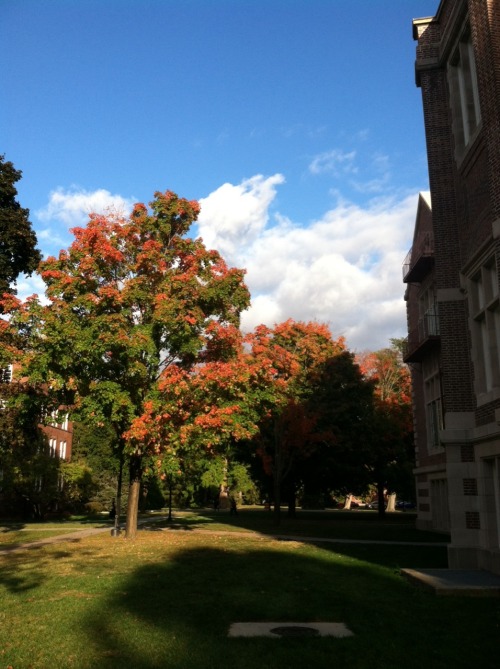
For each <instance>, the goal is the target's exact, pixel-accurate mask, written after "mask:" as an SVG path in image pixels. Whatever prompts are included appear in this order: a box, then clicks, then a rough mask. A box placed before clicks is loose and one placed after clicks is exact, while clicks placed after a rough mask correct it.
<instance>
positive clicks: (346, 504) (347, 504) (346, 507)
mask: <svg viewBox="0 0 500 669" xmlns="http://www.w3.org/2000/svg"><path fill="white" fill-rule="evenodd" d="M351 503H352V495H351V494H349V495H347V497H346V498H345V502H344V511H349V510H350V508H351Z"/></svg>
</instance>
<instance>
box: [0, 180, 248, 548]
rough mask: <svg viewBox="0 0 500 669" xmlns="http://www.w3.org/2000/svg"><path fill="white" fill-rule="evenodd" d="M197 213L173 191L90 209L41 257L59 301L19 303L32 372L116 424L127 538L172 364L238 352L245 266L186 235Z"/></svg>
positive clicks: (96, 417) (94, 416) (15, 317)
mask: <svg viewBox="0 0 500 669" xmlns="http://www.w3.org/2000/svg"><path fill="white" fill-rule="evenodd" d="M198 213H199V205H198V203H197V202H195V201H188V200H186V199H183V198H179V197H178V196H177V195H176V194H174V193H172V192H170V191H166V192H165V193H155V199H154V200H153V201H152V202H151V203H150V209H149V210H148V208H147V207H146V206H145V205H143V204H136V205H135V207H134V209H133V211H132V213H131V215H130V216H129V217H128V218H127V217H124V216H118V215H109V216H98V215H91V216H90V220H89V222H88V224H87V226H86V227H85V228H75V229H74V230H73V231H72V232H73V234H74V236H75V240H74V242H73V243H72V244H71V246H70V248H69V249H68V250H67V251H61V252H60V254H59V257H58V258H53V257H51V258H48V259H47V260H46V261H44V262H43V263H42V264H41V275H42V278H43V280H44V281H45V283H46V285H47V297H48V298H49V300H50V303H49V304H48V305H42V304H41V303H40V302H39V300H38V299H35V298H30V299H28V300H27V301H26V302H24V303H21V302H20V301H18V300H17V301H16V303H14V301H13V300H11V304H10V310H11V314H12V318H11V322H10V324H9V327H10V328H15V330H16V332H17V333H18V334H19V335H20V336H22V337H23V338H24V340H25V341H24V345H23V350H24V351H25V352H26V355H25V356H24V363H25V371H26V374H27V375H28V376H29V377H30V378H31V379H36V380H37V381H39V382H42V383H44V384H46V386H47V389H48V390H49V391H51V392H53V393H56V394H57V396H58V398H59V401H60V402H61V403H64V404H66V405H71V406H72V407H73V410H74V413H75V415H76V416H79V417H80V418H81V419H82V420H84V421H85V422H86V423H87V424H89V423H93V424H95V425H98V426H99V425H104V424H108V425H110V426H111V427H112V428H113V430H114V432H115V435H116V440H117V443H118V450H119V452H120V453H121V454H123V456H124V457H126V459H127V462H128V467H129V475H130V485H129V500H128V509H127V524H126V534H127V537H130V538H133V537H134V536H135V534H136V531H137V511H138V502H139V488H140V482H141V478H142V474H143V472H144V470H145V469H146V468H147V467H149V466H150V464H151V463H152V462H154V460H155V459H156V458H158V456H159V455H160V454H161V453H162V452H163V451H164V450H165V449H166V448H167V444H166V443H165V442H164V441H162V440H158V439H157V438H156V436H158V432H157V431H156V432H155V431H154V430H153V427H154V424H153V423H151V421H150V420H149V418H150V416H151V411H152V408H153V406H155V405H156V401H157V399H158V396H159V389H160V384H164V383H169V381H170V382H172V383H175V377H171V376H168V374H167V370H168V369H169V367H171V366H175V368H176V369H178V370H181V371H182V372H184V373H187V371H188V370H190V369H192V368H193V367H194V366H195V365H197V364H205V363H208V362H210V361H213V360H225V359H229V358H230V357H231V355H232V354H233V350H234V342H235V338H237V334H236V335H235V333H238V326H239V316H240V312H241V311H242V310H243V309H245V308H246V307H247V306H248V304H249V294H248V290H247V288H246V287H245V285H244V283H243V271H241V270H238V269H230V268H228V267H227V265H226V263H225V262H224V260H223V259H222V258H221V256H220V255H219V254H218V253H217V251H209V250H207V249H206V248H205V247H204V245H203V242H202V240H200V239H197V240H193V239H190V238H187V237H186V236H185V235H186V233H187V231H188V229H189V227H190V225H191V223H193V222H194V221H195V220H196V218H197V216H198ZM119 502H120V500H119V499H118V503H117V514H118V513H119V512H120V508H119Z"/></svg>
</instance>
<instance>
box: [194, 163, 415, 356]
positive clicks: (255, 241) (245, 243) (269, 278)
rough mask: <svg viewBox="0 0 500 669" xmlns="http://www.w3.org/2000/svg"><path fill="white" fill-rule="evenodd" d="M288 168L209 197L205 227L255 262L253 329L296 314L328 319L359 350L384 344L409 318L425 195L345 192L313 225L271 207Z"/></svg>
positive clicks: (220, 244)
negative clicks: (410, 265) (406, 280)
mask: <svg viewBox="0 0 500 669" xmlns="http://www.w3.org/2000/svg"><path fill="white" fill-rule="evenodd" d="M283 181H284V179H283V177H282V176H281V175H275V176H274V177H269V178H267V179H266V178H264V177H262V176H260V175H259V176H256V177H253V178H252V179H247V180H245V181H244V182H243V183H242V184H240V185H239V186H234V185H231V184H225V185H224V186H222V187H221V188H219V189H217V190H216V191H214V192H213V193H211V194H210V195H209V196H208V197H207V198H204V200H202V201H201V205H202V210H201V215H200V221H201V224H200V232H201V236H202V237H203V238H204V240H205V242H206V243H207V245H208V246H210V247H211V248H217V249H218V250H219V251H220V252H221V253H222V255H223V256H224V257H225V258H226V260H227V261H228V262H229V263H230V264H231V265H235V266H238V267H242V268H246V270H247V276H246V281H247V284H248V287H249V289H250V292H251V294H252V306H251V308H250V309H249V310H248V311H247V312H245V313H244V314H243V318H242V325H243V327H244V329H246V330H249V329H252V328H254V327H255V326H256V325H258V324H259V323H265V324H267V325H270V326H272V325H273V324H274V323H277V322H280V321H283V320H285V319H287V318H295V319H297V320H305V321H310V320H316V321H320V322H325V323H328V324H329V325H330V327H331V329H332V331H333V332H334V334H335V335H336V336H338V335H344V336H346V338H347V342H348V345H349V346H350V347H351V348H353V349H356V350H363V349H372V350H373V349H377V348H382V347H384V346H386V345H388V343H389V339H390V338H391V337H397V336H403V335H404V332H405V326H406V315H405V303H404V300H403V294H404V285H403V283H402V280H401V276H402V275H401V265H402V262H403V259H404V257H405V255H406V253H407V250H408V248H409V246H410V245H411V236H412V232H413V225H414V221H415V214H416V206H417V196H416V195H411V196H406V197H403V198H399V199H378V200H376V201H372V202H371V203H370V204H369V205H367V206H366V207H361V206H359V205H355V204H352V203H346V202H345V201H341V202H339V204H337V206H336V207H335V208H334V209H331V210H329V211H327V212H326V213H325V214H324V215H323V216H322V217H321V218H320V219H318V220H316V221H314V222H312V223H311V224H310V225H308V226H307V227H301V226H299V225H296V224H294V223H292V222H291V221H290V220H289V219H287V218H286V217H283V216H281V215H279V214H274V215H273V216H272V217H271V216H270V213H269V209H270V206H271V204H272V202H273V199H274V197H275V195H276V186H277V185H279V184H280V183H283Z"/></svg>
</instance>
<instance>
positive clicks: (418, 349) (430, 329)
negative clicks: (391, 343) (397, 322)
mask: <svg viewBox="0 0 500 669" xmlns="http://www.w3.org/2000/svg"><path fill="white" fill-rule="evenodd" d="M439 340H440V326H439V316H438V315H437V314H436V313H433V312H428V313H426V314H424V315H423V316H422V318H420V319H419V321H418V325H417V327H416V328H415V329H414V330H411V331H410V332H409V334H408V338H407V339H406V341H405V342H404V344H403V359H404V361H405V362H421V361H422V358H423V357H424V356H425V354H426V353H427V352H428V351H429V350H430V349H431V348H432V347H433V346H435V345H436V344H437V343H439Z"/></svg>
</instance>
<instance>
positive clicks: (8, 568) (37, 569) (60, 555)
mask: <svg viewBox="0 0 500 669" xmlns="http://www.w3.org/2000/svg"><path fill="white" fill-rule="evenodd" d="M40 548H42V547H41V546H40V547H34V548H33V549H30V550H29V551H27V552H26V553H25V554H23V555H22V556H20V555H19V554H18V553H14V551H12V552H4V553H0V564H1V568H0V585H1V586H3V587H4V588H6V589H7V590H8V591H9V592H12V593H23V592H28V591H30V590H34V589H36V588H38V587H40V586H41V585H42V584H43V583H44V582H45V581H46V579H47V575H46V573H47V571H49V572H50V563H51V562H52V561H53V560H62V559H64V558H71V556H72V553H70V552H68V551H52V552H51V553H45V552H44V551H40V550H39V549H40Z"/></svg>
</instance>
